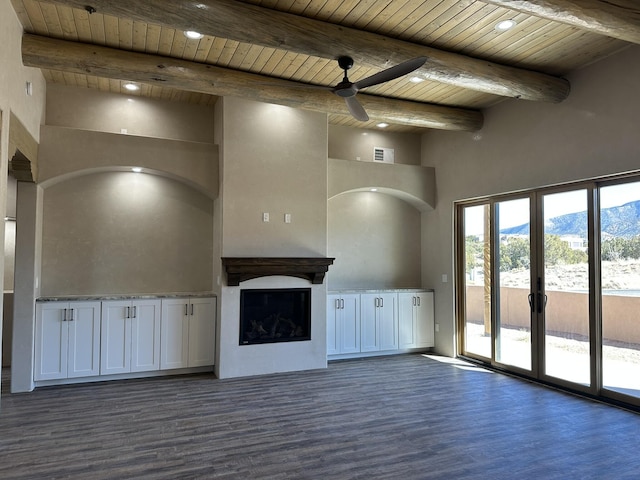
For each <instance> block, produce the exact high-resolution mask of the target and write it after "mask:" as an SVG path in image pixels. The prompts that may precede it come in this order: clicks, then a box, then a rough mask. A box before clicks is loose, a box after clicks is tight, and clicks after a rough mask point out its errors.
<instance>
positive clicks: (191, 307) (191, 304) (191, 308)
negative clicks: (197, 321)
mask: <svg viewBox="0 0 640 480" xmlns="http://www.w3.org/2000/svg"><path fill="white" fill-rule="evenodd" d="M191 316H192V317H193V303H192V304H191Z"/></svg>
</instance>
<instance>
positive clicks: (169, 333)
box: [160, 298, 189, 370]
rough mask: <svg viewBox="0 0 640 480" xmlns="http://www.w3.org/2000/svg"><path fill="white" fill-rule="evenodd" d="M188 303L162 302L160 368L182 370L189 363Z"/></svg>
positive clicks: (185, 301)
mask: <svg viewBox="0 0 640 480" xmlns="http://www.w3.org/2000/svg"><path fill="white" fill-rule="evenodd" d="M188 314H189V301H188V299H176V298H171V299H164V300H162V313H161V322H160V339H161V346H160V368H161V369H163V370H167V369H172V368H184V367H186V366H187V364H188V361H189V316H188Z"/></svg>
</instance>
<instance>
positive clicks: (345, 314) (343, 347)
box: [339, 294, 360, 353]
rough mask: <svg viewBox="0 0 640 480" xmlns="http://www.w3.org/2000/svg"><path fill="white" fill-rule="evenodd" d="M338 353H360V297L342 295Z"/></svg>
mask: <svg viewBox="0 0 640 480" xmlns="http://www.w3.org/2000/svg"><path fill="white" fill-rule="evenodd" d="M340 307H341V308H340V312H341V313H340V343H339V348H340V352H339V353H358V352H360V295H357V294H350V295H343V296H342V298H341V302H340Z"/></svg>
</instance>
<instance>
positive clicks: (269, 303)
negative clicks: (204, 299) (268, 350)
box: [240, 288, 311, 345]
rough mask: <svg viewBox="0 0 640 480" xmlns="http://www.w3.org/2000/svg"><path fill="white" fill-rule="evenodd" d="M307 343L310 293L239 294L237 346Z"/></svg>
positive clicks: (299, 290)
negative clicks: (238, 342) (238, 334)
mask: <svg viewBox="0 0 640 480" xmlns="http://www.w3.org/2000/svg"><path fill="white" fill-rule="evenodd" d="M304 340H311V289H310V288H286V289H281V288H279V289H250V290H241V291H240V345H254V344H259V343H276V342H296V341H304Z"/></svg>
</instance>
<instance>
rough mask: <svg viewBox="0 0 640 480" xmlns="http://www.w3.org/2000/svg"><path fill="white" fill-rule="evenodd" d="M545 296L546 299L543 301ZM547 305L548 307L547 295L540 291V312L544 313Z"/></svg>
mask: <svg viewBox="0 0 640 480" xmlns="http://www.w3.org/2000/svg"><path fill="white" fill-rule="evenodd" d="M543 297H544V301H543ZM546 307H547V296H546V295H542V294H541V293H539V294H538V313H542V310H544V309H545V308H546Z"/></svg>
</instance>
